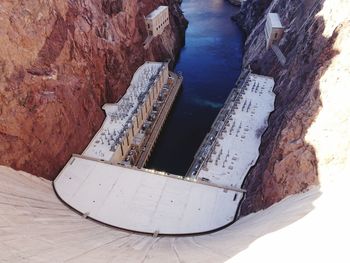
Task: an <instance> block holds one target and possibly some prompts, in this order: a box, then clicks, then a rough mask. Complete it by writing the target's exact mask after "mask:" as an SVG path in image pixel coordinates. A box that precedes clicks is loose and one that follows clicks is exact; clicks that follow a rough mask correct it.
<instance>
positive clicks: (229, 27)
mask: <svg viewBox="0 0 350 263" xmlns="http://www.w3.org/2000/svg"><path fill="white" fill-rule="evenodd" d="M182 10H183V11H184V14H185V17H186V18H187V19H188V20H189V27H188V29H187V31H186V44H185V46H184V48H183V49H182V51H181V54H180V58H179V60H178V62H177V65H176V68H175V71H176V72H177V71H181V72H182V74H183V76H184V82H183V87H182V90H180V91H179V95H178V97H177V99H176V101H175V103H174V105H173V109H172V111H171V112H170V114H169V116H168V118H167V120H166V122H165V124H164V127H163V130H162V131H161V134H160V136H159V138H158V141H157V143H156V145H155V147H154V149H153V152H152V155H151V156H150V160H149V162H148V163H147V166H146V167H147V168H151V169H156V170H159V171H167V172H169V173H172V174H178V175H185V173H186V171H187V169H188V168H189V167H190V165H191V163H192V161H193V157H194V155H195V153H196V151H197V149H198V148H199V146H200V144H201V142H202V140H203V139H204V137H205V135H206V133H207V132H208V131H209V130H210V127H211V124H212V123H213V121H214V119H215V117H216V115H217V114H218V112H219V110H220V108H221V107H222V106H223V103H224V102H225V100H226V98H227V96H228V94H229V93H230V91H231V89H232V88H233V86H234V83H235V81H236V79H237V78H238V76H239V74H240V71H241V63H242V56H243V41H244V36H243V33H242V32H241V31H240V29H239V28H238V26H237V25H236V24H235V23H234V22H232V21H231V19H230V17H231V16H232V14H233V13H234V12H236V11H237V8H235V7H233V6H232V5H230V4H229V3H228V2H227V1H225V0H184V1H183V3H182Z"/></svg>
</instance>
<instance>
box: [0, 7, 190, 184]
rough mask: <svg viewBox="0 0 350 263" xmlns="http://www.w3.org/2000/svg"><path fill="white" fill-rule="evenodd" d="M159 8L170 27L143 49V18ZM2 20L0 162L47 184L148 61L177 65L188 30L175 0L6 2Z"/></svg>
mask: <svg viewBox="0 0 350 263" xmlns="http://www.w3.org/2000/svg"><path fill="white" fill-rule="evenodd" d="M160 4H164V5H169V8H170V13H171V14H170V26H168V27H167V28H166V30H165V32H164V34H163V35H162V36H159V37H157V38H155V39H154V40H153V41H152V43H151V45H150V47H149V48H148V49H147V50H146V49H144V48H143V41H144V40H145V39H146V37H147V33H146V27H145V24H144V20H143V17H144V16H145V15H147V14H148V13H150V12H151V11H152V10H153V9H154V8H156V7H157V6H158V5H160ZM0 14H1V15H0V102H1V103H0V164H2V165H7V166H11V167H13V168H15V169H21V170H25V171H27V172H30V173H33V174H36V175H38V176H43V177H45V178H48V179H53V178H54V177H55V176H56V175H57V173H58V171H59V170H60V169H61V168H62V166H63V165H64V164H65V162H66V161H67V160H68V158H69V157H70V155H71V154H72V153H76V152H81V151H82V150H83V149H84V147H85V146H86V145H87V143H88V142H89V140H90V139H91V137H92V136H93V134H94V133H95V132H96V130H97V129H98V128H99V127H100V125H101V123H102V121H103V119H104V114H103V112H102V110H101V105H103V104H104V103H106V102H114V101H115V100H117V99H118V98H120V97H121V96H122V95H123V94H124V92H125V90H126V88H127V87H128V85H129V82H130V80H131V77H132V75H133V73H134V71H135V70H136V69H137V68H138V67H139V66H140V65H141V64H143V63H144V61H145V60H166V59H169V58H170V59H172V60H174V58H175V56H176V55H177V53H178V52H179V49H180V47H181V45H182V37H183V33H184V28H185V26H186V21H185V19H184V17H183V15H182V12H181V10H180V8H179V6H178V1H176V0H156V1H154V0H128V1H126V0H102V1H97V0H80V1H68V0H63V1H61V0H60V1H58V0H53V1H21V0H15V1H10V0H3V1H1V3H0Z"/></svg>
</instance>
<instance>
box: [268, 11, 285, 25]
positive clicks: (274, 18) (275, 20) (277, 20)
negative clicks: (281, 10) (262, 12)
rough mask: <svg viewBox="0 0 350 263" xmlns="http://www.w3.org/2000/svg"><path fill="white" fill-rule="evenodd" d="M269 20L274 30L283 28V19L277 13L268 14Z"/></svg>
mask: <svg viewBox="0 0 350 263" xmlns="http://www.w3.org/2000/svg"><path fill="white" fill-rule="evenodd" d="M267 19H268V20H269V22H270V26H271V27H272V28H283V26H282V23H281V19H280V17H279V15H278V14H277V13H268V14H267Z"/></svg>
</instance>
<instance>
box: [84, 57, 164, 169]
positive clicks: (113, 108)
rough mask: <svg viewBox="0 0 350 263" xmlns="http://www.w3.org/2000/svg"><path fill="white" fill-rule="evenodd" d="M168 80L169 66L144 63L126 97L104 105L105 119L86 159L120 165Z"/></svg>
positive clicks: (90, 145) (134, 77) (135, 75)
mask: <svg viewBox="0 0 350 263" xmlns="http://www.w3.org/2000/svg"><path fill="white" fill-rule="evenodd" d="M167 79H168V65H167V63H160V62H146V63H145V64H143V65H142V66H141V67H140V68H139V69H138V70H137V71H136V72H135V74H134V76H133V79H132V81H131V84H130V86H129V88H128V90H127V92H126V93H125V95H124V96H123V97H122V98H121V99H120V100H119V101H118V102H117V103H115V104H105V105H104V106H103V109H104V110H105V112H106V119H105V121H104V122H103V124H102V127H101V128H100V130H99V131H98V132H97V133H96V135H95V136H94V138H93V139H92V141H91V142H90V144H89V145H88V146H87V148H86V149H85V151H84V152H83V156H87V157H90V158H95V159H98V160H105V161H113V162H116V163H117V162H120V161H121V160H122V158H123V157H124V156H125V154H126V153H127V151H128V149H129V148H130V146H131V144H132V140H133V139H134V137H135V135H136V134H137V133H138V131H139V130H140V129H141V128H142V125H143V124H144V122H145V120H146V119H147V117H148V115H149V113H150V111H151V109H152V106H153V103H154V102H155V101H156V98H157V97H158V94H159V92H160V89H161V87H162V86H163V85H165V83H166V82H167Z"/></svg>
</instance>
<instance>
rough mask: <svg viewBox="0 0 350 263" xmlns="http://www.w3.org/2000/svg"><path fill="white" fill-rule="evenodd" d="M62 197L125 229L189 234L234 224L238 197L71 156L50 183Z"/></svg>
mask: <svg viewBox="0 0 350 263" xmlns="http://www.w3.org/2000/svg"><path fill="white" fill-rule="evenodd" d="M54 186H55V190H56V192H57V193H58V195H59V196H60V198H61V199H62V200H63V201H64V202H66V203H67V204H69V205H70V206H71V207H73V208H74V209H76V210H78V211H79V212H81V213H82V214H86V215H88V216H89V217H90V218H93V219H95V220H97V221H99V222H103V223H106V224H109V225H112V226H116V227H119V228H123V229H128V230H133V231H139V232H146V233H156V232H157V233H161V234H189V233H200V232H206V231H209V230H213V229H217V228H219V227H222V226H224V225H227V224H228V223H231V222H232V221H233V220H234V216H235V212H236V209H237V207H238V202H239V200H240V198H241V196H242V193H237V192H235V191H231V190H227V189H226V190H225V189H222V188H219V187H215V186H210V185H205V184H200V183H195V182H190V181H187V180H184V179H183V178H182V179H179V178H177V177H174V176H165V175H164V176H161V175H157V174H153V173H150V172H146V171H143V170H137V169H129V168H125V167H120V166H115V165H110V164H106V163H102V162H96V161H91V160H86V159H83V158H79V157H77V156H75V157H72V159H71V160H70V161H69V162H68V164H67V165H66V166H65V168H64V169H63V170H62V171H61V173H60V174H59V175H58V177H57V178H56V179H55V181H54Z"/></svg>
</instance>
